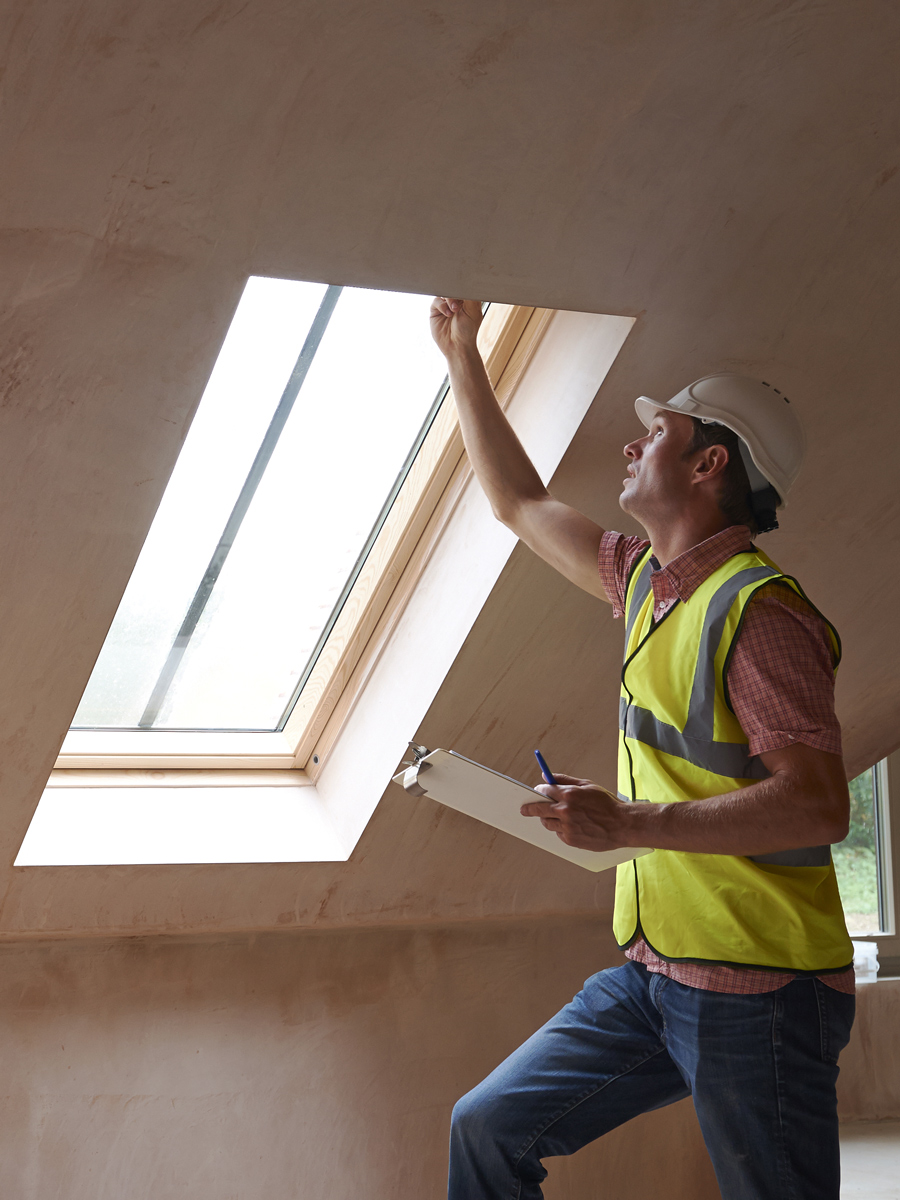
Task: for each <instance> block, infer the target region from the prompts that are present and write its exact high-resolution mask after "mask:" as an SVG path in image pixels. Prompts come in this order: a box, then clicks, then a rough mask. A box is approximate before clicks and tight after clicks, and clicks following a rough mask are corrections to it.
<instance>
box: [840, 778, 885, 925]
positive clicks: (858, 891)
mask: <svg viewBox="0 0 900 1200" xmlns="http://www.w3.org/2000/svg"><path fill="white" fill-rule="evenodd" d="M876 844H877V827H876V824H875V771H874V769H873V770H870V771H866V772H865V773H864V774H862V775H859V776H857V778H856V779H854V780H852V781H851V783H850V832H849V833H848V834H847V836H846V838H845V839H844V840H843V841H842V842H840V843H839V844H838V845H837V846H835V847H833V850H832V853H833V856H834V867H835V871H836V872H837V877H838V886H839V887H840V890H841V900H842V901H843V904H844V912H845V914H846V917H847V928H848V929H849V930H850V932H851V933H875V932H877V930H878V927H879V915H878V857H877V850H876Z"/></svg>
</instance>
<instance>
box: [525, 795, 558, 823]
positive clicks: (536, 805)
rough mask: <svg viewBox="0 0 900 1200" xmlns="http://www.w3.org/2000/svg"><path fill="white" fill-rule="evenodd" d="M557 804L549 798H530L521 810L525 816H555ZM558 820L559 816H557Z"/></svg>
mask: <svg viewBox="0 0 900 1200" xmlns="http://www.w3.org/2000/svg"><path fill="white" fill-rule="evenodd" d="M555 809H556V805H555V804H553V803H551V802H550V801H549V800H529V802H528V803H527V804H523V805H522V807H521V808H520V809H519V812H520V813H521V814H522V816H523V817H541V818H544V817H555ZM556 819H557V820H558V818H556Z"/></svg>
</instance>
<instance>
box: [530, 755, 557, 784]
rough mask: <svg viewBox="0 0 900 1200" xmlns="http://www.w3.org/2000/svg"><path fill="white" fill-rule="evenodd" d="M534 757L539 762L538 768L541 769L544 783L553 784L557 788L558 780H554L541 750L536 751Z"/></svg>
mask: <svg viewBox="0 0 900 1200" xmlns="http://www.w3.org/2000/svg"><path fill="white" fill-rule="evenodd" d="M534 757H535V758H536V759H537V760H538V766H539V767H540V768H541V774H542V775H543V777H544V783H552V784H553V785H554V787H555V786H556V780H555V779H554V778H553V772H552V771H551V770H550V768H549V767H548V766H547V764H546V762H545V761H544V756H543V754H541V752H540V750H535V752H534Z"/></svg>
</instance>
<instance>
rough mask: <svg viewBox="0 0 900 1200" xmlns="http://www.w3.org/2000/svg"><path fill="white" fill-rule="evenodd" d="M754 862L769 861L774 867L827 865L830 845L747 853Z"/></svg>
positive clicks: (829, 856) (829, 857) (829, 859)
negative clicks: (764, 852) (770, 852)
mask: <svg viewBox="0 0 900 1200" xmlns="http://www.w3.org/2000/svg"><path fill="white" fill-rule="evenodd" d="M747 857H748V858H749V859H750V861H751V862H755V863H771V864H772V865H773V866H775V867H827V866H828V864H829V863H830V862H831V847H830V846H807V847H806V848H805V849H803V850H776V851H775V853H774V854H748V855H747Z"/></svg>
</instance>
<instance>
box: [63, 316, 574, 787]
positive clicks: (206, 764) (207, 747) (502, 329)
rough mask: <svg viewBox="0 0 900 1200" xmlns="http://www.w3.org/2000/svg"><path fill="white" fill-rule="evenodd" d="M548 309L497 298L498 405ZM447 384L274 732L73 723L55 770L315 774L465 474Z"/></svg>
mask: <svg viewBox="0 0 900 1200" xmlns="http://www.w3.org/2000/svg"><path fill="white" fill-rule="evenodd" d="M553 316H554V310H552V309H540V308H531V307H523V306H519V305H510V304H492V305H491V307H490V308H489V309H488V311H487V313H486V315H485V319H484V321H483V323H482V326H481V329H480V330H479V338H478V344H479V349H480V351H481V353H482V356H483V357H484V360H485V364H486V367H487V372H488V376H489V378H490V380H491V383H492V384H493V385H494V388H495V389H496V392H497V396H498V399H499V400H500V404H501V406H502V407H503V408H504V409H505V408H506V407H507V406H508V404H509V402H510V400H511V398H512V396H513V394H514V392H515V390H516V387H517V386H518V384H519V382H520V381H521V379H522V376H523V374H524V372H525V371H526V369H527V367H528V364H529V362H530V361H531V358H532V356H533V355H534V353H535V351H536V350H537V348H538V345H539V344H540V341H541V339H542V338H543V336H544V334H545V332H546V330H547V328H548V326H549V324H550V322H551V320H552V318H553ZM471 474H472V469H471V466H470V465H469V463H468V460H467V458H466V456H465V452H464V449H463V443H462V436H461V433H460V429H459V419H458V417H457V414H456V406H455V404H453V403H452V400H451V393H450V392H448V394H447V397H446V399H445V401H444V403H443V404H442V405H441V406H440V408H439V410H438V412H437V414H436V416H435V419H434V421H433V422H432V424H431V427H430V428H429V430H428V432H427V434H426V436H425V438H424V440H423V442H422V445H421V447H420V448H419V451H418V453H417V455H416V457H415V459H414V461H413V463H412V466H411V468H410V470H409V472H408V473H407V475H406V478H405V479H404V481H403V484H402V486H401V488H400V490H399V492H398V494H397V497H396V499H395V500H394V502H393V504H392V506H391V508H390V511H389V512H388V514H387V517H386V519H385V521H384V523H383V525H382V527H381V529H380V531H379V533H378V536H377V538H376V539H375V542H374V543H373V545H372V548H371V550H370V551H369V554H368V556H367V558H366V561H365V564H364V565H363V568H362V570H361V571H360V573H359V576H358V577H357V579H356V580H355V582H354V584H353V587H352V588H351V590H350V593H349V594H348V596H347V599H346V600H345V602H344V604H343V606H342V608H341V611H340V613H339V615H338V617H337V619H336V622H335V624H334V627H333V628H332V630H331V632H330V634H329V636H328V638H327V640H326V642H325V645H324V646H323V648H322V650H321V652H320V654H319V656H318V658H317V660H316V663H315V665H314V667H313V670H312V672H311V674H310V676H309V679H308V680H307V682H306V684H305V686H304V688H303V690H302V692H301V694H300V696H299V698H298V700H297V702H296V704H295V705H294V708H293V710H292V712H291V714H290V716H289V718H288V720H287V723H286V725H285V728H284V730H283V731H281V732H273V733H269V732H245V731H221V732H219V731H205V730H197V731H167V730H147V731H139V732H135V731H129V730H70V731H69V733H68V734H67V736H66V738H65V741H64V743H63V747H62V750H61V752H60V755H59V757H58V759H57V762H56V769H58V770H82V771H83V770H89V771H108V770H116V771H127V770H148V769H149V770H154V769H160V770H178V769H182V770H184V769H190V770H236V769H237V770H273V771H284V770H292V771H296V772H303V773H304V774H305V775H306V776H307V777H308V778H309V779H310V780H312V781H314V780H315V779H317V778H318V775H319V773H320V772H321V770H322V768H323V766H324V765H325V762H326V761H327V758H328V755H329V753H330V751H331V750H332V748H333V747H334V744H335V742H336V740H337V738H338V735H339V734H340V731H341V729H342V728H343V726H344V723H345V722H346V720H347V718H348V716H349V715H350V713H351V712H352V710H353V707H354V705H355V703H356V701H357V700H358V698H359V696H360V694H361V692H362V689H363V688H364V687H365V684H366V680H367V678H368V676H369V674H370V672H371V670H372V668H373V666H374V665H375V663H376V662H377V661H378V657H379V654H380V652H381V650H382V648H383V647H384V645H385V643H386V641H387V639H388V638H389V637H390V634H391V631H392V630H393V628H394V626H395V625H396V623H397V621H398V619H399V617H400V615H401V614H402V612H403V610H404V607H405V605H406V603H407V601H408V600H409V597H410V596H411V594H412V592H413V590H414V589H415V586H416V583H417V581H418V579H419V577H420V576H421V574H422V571H423V569H424V567H425V565H426V564H427V562H428V560H429V557H430V555H431V553H432V552H433V550H434V548H435V546H436V545H437V543H438V541H439V539H440V536H441V533H442V531H443V529H444V527H445V525H446V523H447V521H448V520H449V518H450V517H451V515H452V513H453V510H454V507H455V505H456V502H457V500H458V499H459V497H460V495H461V493H462V491H463V489H464V487H465V485H466V483H467V482H468V480H469V479H470V478H471Z"/></svg>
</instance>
